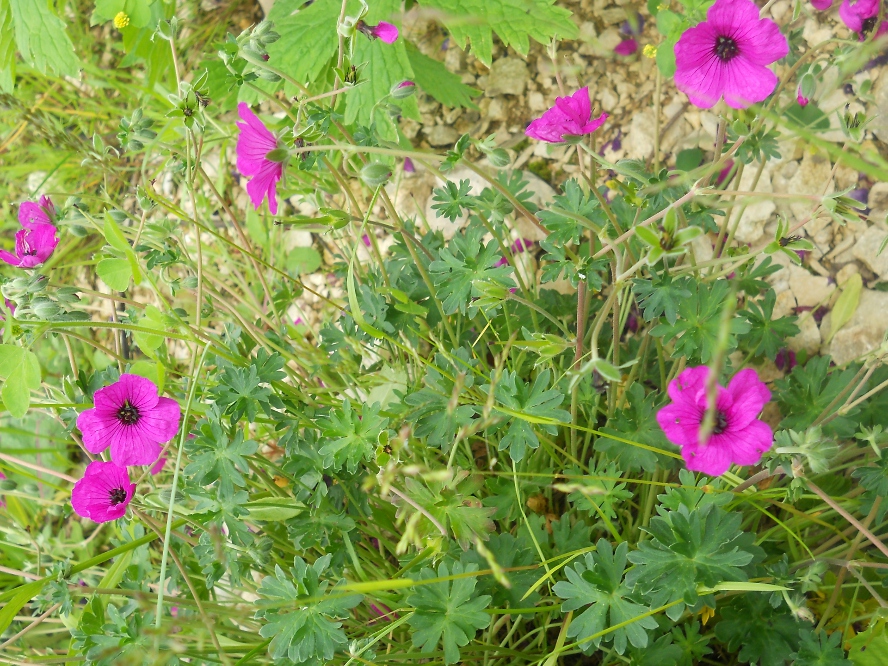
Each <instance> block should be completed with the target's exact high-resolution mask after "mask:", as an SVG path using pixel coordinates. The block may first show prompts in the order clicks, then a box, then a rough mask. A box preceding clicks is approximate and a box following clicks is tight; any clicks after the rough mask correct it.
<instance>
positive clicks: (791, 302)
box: [772, 289, 798, 319]
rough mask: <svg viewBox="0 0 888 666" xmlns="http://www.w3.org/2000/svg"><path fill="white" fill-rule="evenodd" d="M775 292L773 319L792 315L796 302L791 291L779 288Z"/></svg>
mask: <svg viewBox="0 0 888 666" xmlns="http://www.w3.org/2000/svg"><path fill="white" fill-rule="evenodd" d="M775 291H776V290H775ZM776 293H777V298H776V299H775V300H774V311H773V313H772V314H773V316H774V319H780V318H781V317H789V316H791V315H794V314H795V309H796V306H797V305H798V303H797V302H796V298H795V296H793V295H792V292H791V291H789V290H788V289H781V290H780V291H777V292H776Z"/></svg>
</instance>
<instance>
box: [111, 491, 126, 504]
mask: <svg viewBox="0 0 888 666" xmlns="http://www.w3.org/2000/svg"><path fill="white" fill-rule="evenodd" d="M109 498H110V500H111V506H117V505H118V504H121V503H122V502H126V491H125V490H124V489H123V488H113V489H112V490H111V493H110V494H109Z"/></svg>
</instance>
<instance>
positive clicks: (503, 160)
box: [487, 148, 512, 169]
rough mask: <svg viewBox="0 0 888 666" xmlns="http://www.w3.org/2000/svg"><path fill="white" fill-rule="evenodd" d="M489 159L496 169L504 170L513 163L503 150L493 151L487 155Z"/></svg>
mask: <svg viewBox="0 0 888 666" xmlns="http://www.w3.org/2000/svg"><path fill="white" fill-rule="evenodd" d="M487 159H488V160H489V161H490V164H491V166H493V167H496V168H497V169H503V168H505V167H507V166H509V163H510V162H511V161H512V160H511V159H510V158H509V153H507V152H506V151H505V150H504V149H502V148H496V149H495V150H491V151H490V152H489V153H487Z"/></svg>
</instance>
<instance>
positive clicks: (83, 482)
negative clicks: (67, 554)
mask: <svg viewBox="0 0 888 666" xmlns="http://www.w3.org/2000/svg"><path fill="white" fill-rule="evenodd" d="M135 492H136V484H135V483H133V482H132V481H130V478H129V474H128V473H127V471H126V468H125V467H120V466H119V465H115V464H114V463H113V462H104V461H102V460H94V461H93V462H91V463H90V464H89V466H87V468H86V471H85V472H84V473H83V478H81V479H80V480H79V481H78V482H77V483H75V484H74V488H73V490H72V491H71V506H73V507H74V512H75V513H76V514H77V515H78V516H80V517H82V518H89V519H90V520H94V521H95V522H97V523H107V522H108V521H110V520H117V519H118V518H120V517H121V516H123V514H125V513H126V507H127V506H128V505H129V503H130V500H132V498H133V494H134V493H135Z"/></svg>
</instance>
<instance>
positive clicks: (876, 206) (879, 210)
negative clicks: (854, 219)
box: [867, 183, 888, 224]
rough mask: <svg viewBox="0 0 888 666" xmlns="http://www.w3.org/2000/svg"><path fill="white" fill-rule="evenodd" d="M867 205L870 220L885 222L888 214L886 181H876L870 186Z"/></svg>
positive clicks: (887, 185) (887, 184) (878, 222)
mask: <svg viewBox="0 0 888 666" xmlns="http://www.w3.org/2000/svg"><path fill="white" fill-rule="evenodd" d="M867 205H868V206H869V207H870V221H871V222H874V223H876V224H881V223H883V222H885V218H886V216H888V183H876V184H875V185H873V186H872V187H871V188H870V191H869V199H867Z"/></svg>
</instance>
